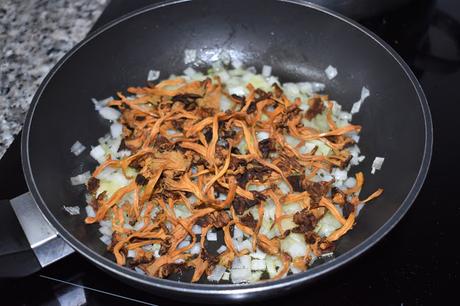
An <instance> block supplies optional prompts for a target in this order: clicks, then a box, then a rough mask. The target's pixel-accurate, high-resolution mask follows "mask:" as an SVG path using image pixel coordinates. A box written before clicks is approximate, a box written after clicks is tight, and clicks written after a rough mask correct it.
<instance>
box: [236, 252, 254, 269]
mask: <svg viewBox="0 0 460 306" xmlns="http://www.w3.org/2000/svg"><path fill="white" fill-rule="evenodd" d="M250 268H251V257H250V256H249V255H243V256H240V257H235V259H234V260H233V263H232V269H250Z"/></svg>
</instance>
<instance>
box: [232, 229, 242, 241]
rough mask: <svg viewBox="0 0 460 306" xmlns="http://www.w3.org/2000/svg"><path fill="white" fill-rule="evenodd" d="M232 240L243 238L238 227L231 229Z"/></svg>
mask: <svg viewBox="0 0 460 306" xmlns="http://www.w3.org/2000/svg"><path fill="white" fill-rule="evenodd" d="M233 238H235V239H238V238H243V232H242V231H241V230H240V229H239V228H238V226H234V227H233Z"/></svg>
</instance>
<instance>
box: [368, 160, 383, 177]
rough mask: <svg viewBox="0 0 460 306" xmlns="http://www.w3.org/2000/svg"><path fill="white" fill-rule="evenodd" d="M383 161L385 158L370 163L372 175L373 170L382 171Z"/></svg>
mask: <svg viewBox="0 0 460 306" xmlns="http://www.w3.org/2000/svg"><path fill="white" fill-rule="evenodd" d="M384 161H385V158H383V157H376V158H375V159H374V161H373V162H372V171H371V173H372V174H374V173H375V170H380V169H382V165H383V162H384Z"/></svg>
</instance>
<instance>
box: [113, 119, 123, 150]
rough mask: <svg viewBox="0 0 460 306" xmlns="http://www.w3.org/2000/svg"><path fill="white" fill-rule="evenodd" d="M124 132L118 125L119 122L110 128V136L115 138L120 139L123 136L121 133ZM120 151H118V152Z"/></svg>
mask: <svg viewBox="0 0 460 306" xmlns="http://www.w3.org/2000/svg"><path fill="white" fill-rule="evenodd" d="M122 131H123V126H122V125H121V124H120V123H118V122H114V123H112V125H111V126H110V134H111V135H112V137H113V138H118V137H120V136H121V133H122ZM117 151H118V150H117Z"/></svg>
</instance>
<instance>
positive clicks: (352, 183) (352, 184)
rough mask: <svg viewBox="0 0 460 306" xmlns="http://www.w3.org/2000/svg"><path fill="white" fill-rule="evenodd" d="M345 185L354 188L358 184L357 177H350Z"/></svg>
mask: <svg viewBox="0 0 460 306" xmlns="http://www.w3.org/2000/svg"><path fill="white" fill-rule="evenodd" d="M344 185H345V187H347V188H353V187H355V185H356V179H355V178H354V177H349V178H347V179H346V180H345V182H344Z"/></svg>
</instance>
